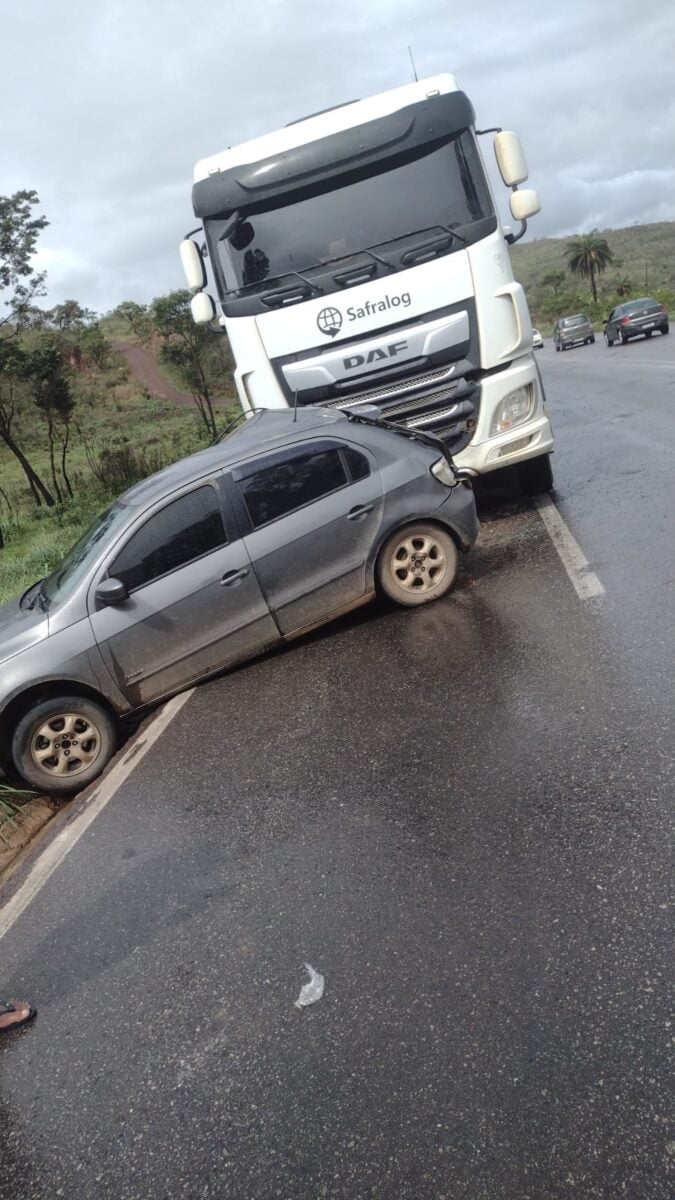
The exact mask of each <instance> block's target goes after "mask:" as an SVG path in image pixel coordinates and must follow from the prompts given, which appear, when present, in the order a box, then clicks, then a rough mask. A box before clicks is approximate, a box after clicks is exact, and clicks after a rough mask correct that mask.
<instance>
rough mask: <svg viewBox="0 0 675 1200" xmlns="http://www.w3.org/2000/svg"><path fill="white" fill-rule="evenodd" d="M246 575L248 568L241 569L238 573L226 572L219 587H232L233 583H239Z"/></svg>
mask: <svg viewBox="0 0 675 1200" xmlns="http://www.w3.org/2000/svg"><path fill="white" fill-rule="evenodd" d="M247 575H248V567H242V568H241V570H240V571H227V573H226V574H225V575H223V578H222V579H221V581H220V586H221V587H232V585H233V584H234V583H240V582H241V580H242V579H245V578H246V576H247Z"/></svg>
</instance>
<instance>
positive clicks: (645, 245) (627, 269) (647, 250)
mask: <svg viewBox="0 0 675 1200" xmlns="http://www.w3.org/2000/svg"><path fill="white" fill-rule="evenodd" d="M600 232H601V234H602V236H603V237H605V238H607V242H608V244H609V248H610V250H611V251H612V254H613V255H614V256H615V258H617V259H618V260H619V262H620V264H621V265H620V266H612V267H609V268H608V269H607V271H606V272H605V274H604V275H602V276H601V277H600V283H601V287H602V290H603V291H609V290H612V291H613V288H610V286H609V285H610V284H611V282H612V281H614V280H615V279H617V278H620V277H622V276H624V275H625V276H627V277H628V278H629V279H630V280H631V282H632V283H633V284H634V285H635V289H636V290H637V291H639V292H640V293H643V292H645V291H647V292H649V291H654V289H655V288H668V289H671V290H673V289H675V221H659V222H658V223H657V224H654V225H629V226H628V228H627V229H602V230H601V231H600ZM568 241H569V238H566V237H564V238H534V239H533V240H532V241H527V242H517V243H516V245H515V246H513V247H512V249H511V260H512V262H513V269H514V272H515V275H516V279H517V280H518V281H519V283H522V285H523V287H524V288H526V289H527V290H528V291H529V289H530V288H532V287H534V286H536V285H537V284H538V283H540V281H541V279H542V278H543V277H544V276H546V275H548V274H550V273H551V272H554V271H565V272H566V271H567V260H566V258H565V253H564V251H565V246H566V245H567V242H568ZM571 278H572V277H571V276H570V279H571ZM574 287H575V288H576V287H578V285H577V284H575V285H574Z"/></svg>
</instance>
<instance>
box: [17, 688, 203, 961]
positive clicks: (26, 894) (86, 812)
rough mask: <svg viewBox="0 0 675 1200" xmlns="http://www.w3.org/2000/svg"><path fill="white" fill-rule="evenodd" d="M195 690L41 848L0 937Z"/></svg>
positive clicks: (176, 700)
mask: <svg viewBox="0 0 675 1200" xmlns="http://www.w3.org/2000/svg"><path fill="white" fill-rule="evenodd" d="M194 690H195V689H194V688H191V689H190V690H189V691H187V692H181V693H180V695H178V696H174V697H173V699H172V700H169V702H168V703H167V704H165V705H164V706H163V707H162V708H161V709H160V710H159V712H158V713H157V715H156V716H155V717H154V718H153V720H152V721H151V722H150V724H149V725H148V726H146V728H145V729H144V730H143V731H142V732H141V733H140V734H139V735H138V737H137V738H134V740H133V741H132V742H131V745H130V746H128V747H127V749H126V750H125V752H124V755H123V756H122V758H120V760H119V762H117V763H115V766H114V767H113V768H112V770H111V771H110V772H109V773H108V774H107V775H106V776H105V777H104V779H103V782H102V783H101V785H100V786H99V787H97V788H95V790H94V791H93V792H92V794H91V796H90V797H89V798H88V800H87V803H86V805H85V807H84V808H83V809H82V812H81V813H79V814H78V816H76V817H75V819H74V820H73V821H72V822H71V823H70V824H69V825H66V826H65V828H64V829H62V830H61V832H60V833H59V834H57V836H56V837H55V838H54V841H53V842H51V843H50V844H49V845H48V846H47V848H46V849H45V850H44V851H43V853H42V854H41V855H40V857H39V858H38V860H37V862H36V863H35V866H34V867H33V869H32V870H31V873H30V875H29V876H28V878H27V879H25V880H24V882H23V883H22V884H21V887H20V888H19V889H18V891H17V892H16V893H15V894H14V895H13V896H12V897H11V899H10V900H8V901H7V904H5V906H4V908H3V909H2V911H1V912H0V940H2V938H3V937H4V936H5V934H6V933H9V931H10V929H11V928H12V926H13V925H14V924H15V922H16V921H18V919H19V917H20V916H21V914H22V912H24V910H25V909H26V908H27V907H28V905H29V904H30V903H31V901H32V900H34V899H35V897H36V896H37V895H38V893H39V892H40V891H41V890H42V888H43V887H44V885H45V884H46V882H47V880H48V879H49V878H50V877H51V876H52V875H53V874H54V871H56V869H57V867H59V866H60V865H61V863H62V862H63V860H64V858H65V857H66V855H67V854H69V853H70V851H71V850H72V848H73V846H75V845H76V844H77V842H79V840H80V838H81V837H82V835H83V834H84V833H86V831H87V829H88V828H89V826H90V825H91V824H92V823H93V822H94V821H95V820H96V818H97V816H98V815H99V813H101V812H103V809H104V808H105V807H106V805H107V804H108V803H109V802H110V801H111V800H112V798H113V796H114V795H115V793H116V792H117V791H118V789H119V788H120V787H121V786H122V784H123V783H124V781H125V780H126V779H128V777H129V775H131V773H132V771H133V770H134V768H135V767H137V766H138V763H139V762H140V761H141V759H142V758H144V757H145V755H146V754H147V752H148V750H149V749H150V747H151V746H153V745H154V744H155V742H156V741H157V740H158V738H160V737H161V735H162V734H163V732H164V730H165V729H166V728H167V726H168V725H170V723H171V721H173V719H174V717H175V716H177V715H178V713H179V712H180V710H181V708H182V707H183V705H184V704H186V703H187V701H188V700H189V699H190V696H191V695H192V693H193V692H194Z"/></svg>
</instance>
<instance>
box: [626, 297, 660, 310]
mask: <svg viewBox="0 0 675 1200" xmlns="http://www.w3.org/2000/svg"><path fill="white" fill-rule="evenodd" d="M642 304H658V300H655V299H654V297H653V296H641V297H640V299H639V300H626V302H625V303H624V304H622V306H621V307H622V308H635V306H636V305H642Z"/></svg>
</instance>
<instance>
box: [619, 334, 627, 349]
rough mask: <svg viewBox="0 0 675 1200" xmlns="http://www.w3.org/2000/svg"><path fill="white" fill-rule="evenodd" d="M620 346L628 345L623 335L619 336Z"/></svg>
mask: <svg viewBox="0 0 675 1200" xmlns="http://www.w3.org/2000/svg"><path fill="white" fill-rule="evenodd" d="M621 345H622V346H627V345H628V338H627V337H626V335H625V333H622V334H621Z"/></svg>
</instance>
